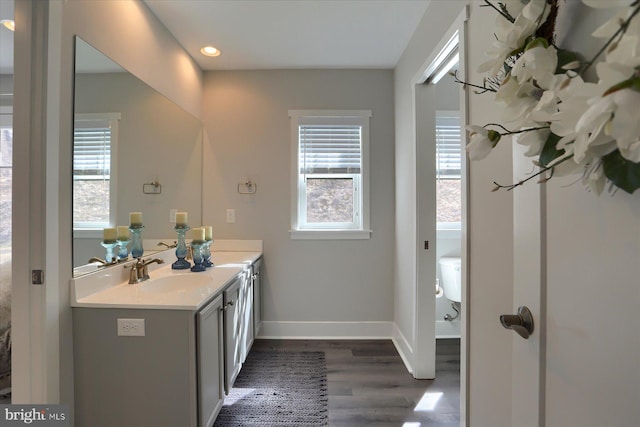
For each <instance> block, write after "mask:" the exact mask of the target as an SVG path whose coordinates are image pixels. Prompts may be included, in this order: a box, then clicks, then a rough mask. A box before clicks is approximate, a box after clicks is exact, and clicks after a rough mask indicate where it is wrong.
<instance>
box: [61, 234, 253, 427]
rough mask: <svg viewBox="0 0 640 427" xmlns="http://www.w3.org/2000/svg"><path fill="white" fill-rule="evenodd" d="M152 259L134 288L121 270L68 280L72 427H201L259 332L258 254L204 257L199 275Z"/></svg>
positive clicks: (170, 254) (166, 255)
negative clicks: (206, 265) (207, 260)
mask: <svg viewBox="0 0 640 427" xmlns="http://www.w3.org/2000/svg"><path fill="white" fill-rule="evenodd" d="M158 257H159V258H162V259H163V260H164V261H165V262H164V263H163V264H160V265H156V264H153V268H150V271H149V272H150V276H151V278H150V279H149V280H148V281H145V282H141V283H138V284H133V285H130V284H128V283H127V278H126V277H125V276H127V266H126V265H125V266H115V267H111V269H110V270H109V271H104V272H102V274H101V273H100V272H98V273H95V274H91V275H87V276H83V277H80V278H76V279H74V280H73V281H72V307H73V335H74V336H73V338H74V365H75V373H74V383H75V393H76V395H75V425H76V426H79V427H85V426H86V427H88V426H91V427H101V426H104V427H113V426H119V427H128V426H131V427H134V426H135V427H142V426H154V427H161V426H167V427H174V426H185V427H187V426H194V427H195V426H211V425H213V423H214V421H215V418H216V416H217V414H218V413H219V411H220V408H221V407H222V403H223V401H224V396H225V390H227V391H228V390H230V388H231V386H232V385H233V381H234V380H235V378H236V376H237V375H238V373H239V372H240V369H241V367H242V363H243V362H244V360H245V358H246V356H247V354H248V352H249V349H250V348H251V344H252V343H253V339H254V337H255V336H256V335H257V332H258V330H259V326H260V299H259V298H260V278H261V269H262V252H261V245H260V249H259V250H252V251H215V250H214V252H213V256H212V261H213V262H214V265H215V266H214V267H213V268H209V269H207V270H206V271H204V272H199V273H194V272H190V271H189V270H172V269H171V263H172V262H173V261H174V260H175V255H174V251H172V250H168V251H164V252H161V253H159V254H156V255H155V256H154V258H158ZM149 267H152V266H151V265H150V266H149ZM120 270H122V271H120ZM122 273H124V274H122ZM114 276H115V277H114ZM120 279H122V280H120ZM118 280H120V281H119V282H118V283H115V282H117V281H118Z"/></svg>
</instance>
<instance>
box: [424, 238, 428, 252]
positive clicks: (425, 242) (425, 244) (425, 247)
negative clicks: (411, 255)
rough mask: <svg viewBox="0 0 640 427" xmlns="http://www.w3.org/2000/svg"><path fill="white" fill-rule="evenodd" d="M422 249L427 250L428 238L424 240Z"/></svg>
mask: <svg viewBox="0 0 640 427" xmlns="http://www.w3.org/2000/svg"><path fill="white" fill-rule="evenodd" d="M424 249H425V250H427V251H428V250H429V241H428V240H425V241H424Z"/></svg>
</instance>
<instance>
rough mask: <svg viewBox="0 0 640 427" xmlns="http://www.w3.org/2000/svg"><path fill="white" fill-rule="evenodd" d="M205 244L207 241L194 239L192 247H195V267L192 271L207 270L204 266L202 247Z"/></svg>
mask: <svg viewBox="0 0 640 427" xmlns="http://www.w3.org/2000/svg"><path fill="white" fill-rule="evenodd" d="M203 246H205V242H202V241H197V240H192V241H191V248H192V249H193V263H194V265H193V267H191V271H205V270H206V269H207V268H206V267H205V266H204V257H203V256H202V248H203Z"/></svg>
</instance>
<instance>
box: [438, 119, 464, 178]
mask: <svg viewBox="0 0 640 427" xmlns="http://www.w3.org/2000/svg"><path fill="white" fill-rule="evenodd" d="M461 156H462V145H461V134H460V113H459V112H457V111H452V112H442V111H438V112H437V113H436V167H437V176H436V178H437V179H460V169H461V167H462V166H461V162H462V157H461Z"/></svg>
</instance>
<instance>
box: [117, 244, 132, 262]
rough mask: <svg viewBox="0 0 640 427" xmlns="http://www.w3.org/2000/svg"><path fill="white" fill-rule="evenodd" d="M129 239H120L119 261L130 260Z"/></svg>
mask: <svg viewBox="0 0 640 427" xmlns="http://www.w3.org/2000/svg"><path fill="white" fill-rule="evenodd" d="M128 245H129V239H127V240H120V239H118V261H126V260H128V259H129V246H128Z"/></svg>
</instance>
